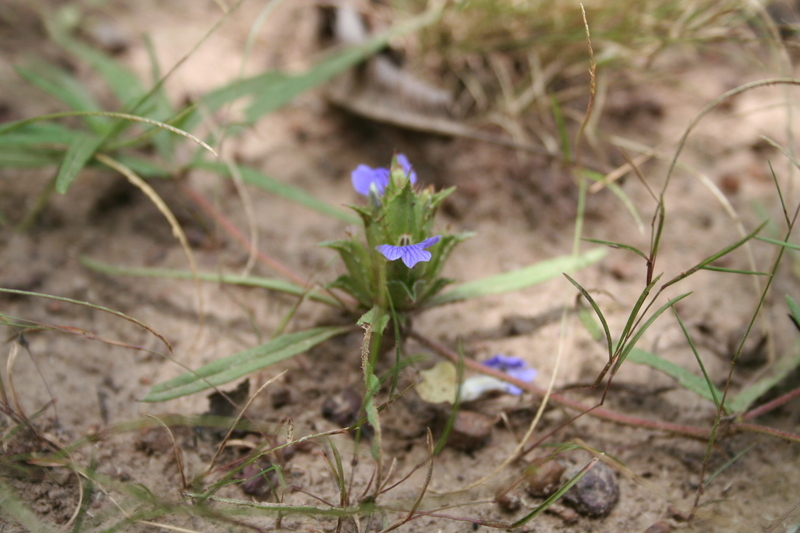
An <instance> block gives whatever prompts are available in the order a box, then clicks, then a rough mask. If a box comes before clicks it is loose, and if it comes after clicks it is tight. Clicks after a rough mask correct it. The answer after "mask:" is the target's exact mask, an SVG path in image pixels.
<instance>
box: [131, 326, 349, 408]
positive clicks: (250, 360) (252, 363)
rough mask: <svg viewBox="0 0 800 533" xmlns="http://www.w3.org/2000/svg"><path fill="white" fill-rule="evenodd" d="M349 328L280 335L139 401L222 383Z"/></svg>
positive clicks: (163, 385) (173, 381)
mask: <svg viewBox="0 0 800 533" xmlns="http://www.w3.org/2000/svg"><path fill="white" fill-rule="evenodd" d="M348 331H352V327H350V326H329V327H320V328H313V329H308V330H305V331H299V332H297V333H289V334H286V335H281V336H280V337H276V338H275V339H273V340H271V341H269V342H267V343H265V344H262V345H260V346H256V347H254V348H250V349H247V350H244V351H241V352H237V353H235V354H233V355H229V356H227V357H223V358H222V359H217V360H216V361H213V362H211V363H209V364H207V365H205V366H203V367H201V368H199V369H197V370H196V371H192V372H187V373H185V374H181V375H180V376H178V377H177V378H175V379H171V380H169V381H166V382H164V383H159V384H158V385H156V386H155V387H153V388H152V389H151V390H150V392H149V393H147V396H145V397H144V398H143V399H142V401H144V402H163V401H166V400H172V399H174V398H180V397H181V396H186V395H189V394H193V393H195V392H200V391H203V390H206V389H209V388H212V387H217V386H219V385H224V384H225V383H228V382H231V381H234V380H236V379H239V378H241V377H244V376H246V375H247V374H249V373H251V372H255V371H256V370H261V369H262V368H266V367H268V366H270V365H273V364H275V363H278V362H280V361H283V360H285V359H288V358H290V357H293V356H295V355H297V354H300V353H303V352H305V351H307V350H309V349H311V348H312V347H314V346H316V345H317V344H319V343H321V342H323V341H326V340H328V339H330V338H331V337H335V336H337V335H341V334H343V333H347V332H348Z"/></svg>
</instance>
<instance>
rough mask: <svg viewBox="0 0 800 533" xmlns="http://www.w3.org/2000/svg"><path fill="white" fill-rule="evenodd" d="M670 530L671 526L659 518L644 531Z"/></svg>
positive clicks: (653, 532)
mask: <svg viewBox="0 0 800 533" xmlns="http://www.w3.org/2000/svg"><path fill="white" fill-rule="evenodd" d="M670 531H672V526H671V525H669V523H667V522H664V521H663V520H659V521H658V522H656V523H655V524H653V525H652V526H650V527H648V528H647V529H646V530H645V532H644V533H669V532H670Z"/></svg>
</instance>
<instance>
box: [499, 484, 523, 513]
mask: <svg viewBox="0 0 800 533" xmlns="http://www.w3.org/2000/svg"><path fill="white" fill-rule="evenodd" d="M494 501H495V503H497V505H498V507H500V509H502V510H503V511H504V512H506V513H513V512H514V511H517V510H518V509H519V508H520V507H522V498H520V496H519V492H518V491H517V489H516V488H515V487H511V488H509V487H507V486H504V487H500V488H499V489H497V492H495V494H494Z"/></svg>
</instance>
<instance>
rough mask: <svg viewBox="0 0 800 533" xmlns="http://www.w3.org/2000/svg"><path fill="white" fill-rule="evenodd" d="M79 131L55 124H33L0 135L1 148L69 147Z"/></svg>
mask: <svg viewBox="0 0 800 533" xmlns="http://www.w3.org/2000/svg"><path fill="white" fill-rule="evenodd" d="M77 132H78V131H77V130H73V129H70V128H67V127H64V126H62V125H60V124H56V123H54V122H33V123H29V124H27V125H26V126H23V127H21V128H19V129H18V130H17V131H15V132H14V133H5V134H3V135H0V147H3V146H14V147H16V146H28V145H63V146H67V145H68V144H69V143H70V142H72V139H74V138H75V134H76V133H77Z"/></svg>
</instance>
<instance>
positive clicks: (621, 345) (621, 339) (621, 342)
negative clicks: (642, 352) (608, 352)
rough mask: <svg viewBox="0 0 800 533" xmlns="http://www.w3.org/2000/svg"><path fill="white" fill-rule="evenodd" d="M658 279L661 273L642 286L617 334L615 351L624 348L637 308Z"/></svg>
mask: <svg viewBox="0 0 800 533" xmlns="http://www.w3.org/2000/svg"><path fill="white" fill-rule="evenodd" d="M659 279H661V274H659V275H658V276H656V279H654V280H653V281H651V282H650V284H649V285H648V286H647V287H645V288H644V290H643V291H642V293H641V294H640V295H639V299H638V300H636V303H635V304H634V305H633V308H632V309H631V312H630V314H629V315H628V321H627V322H626V323H625V327H624V328H623V329H622V333H621V334H620V336H619V342H618V343H617V345H616V348H617V351H619V350H623V349H624V348H625V345H626V342H627V341H628V336H629V335H630V334H631V330H632V329H633V325H634V324H635V323H636V320H637V319H638V318H639V310H640V309H641V308H642V306H643V305H644V302H645V300H647V296H648V295H649V294H650V291H652V290H653V287H655V286H656V284H657V283H658V280H659ZM617 365H619V363H617Z"/></svg>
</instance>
